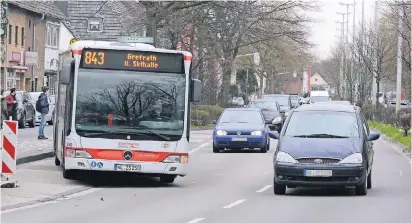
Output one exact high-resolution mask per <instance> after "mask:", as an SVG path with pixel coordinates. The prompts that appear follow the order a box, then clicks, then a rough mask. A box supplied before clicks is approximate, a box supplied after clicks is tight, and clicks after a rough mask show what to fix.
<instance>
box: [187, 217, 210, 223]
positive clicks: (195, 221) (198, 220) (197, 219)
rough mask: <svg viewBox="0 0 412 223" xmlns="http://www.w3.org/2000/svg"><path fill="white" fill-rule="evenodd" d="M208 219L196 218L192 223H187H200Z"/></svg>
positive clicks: (190, 222)
mask: <svg viewBox="0 0 412 223" xmlns="http://www.w3.org/2000/svg"><path fill="white" fill-rule="evenodd" d="M205 219H206V218H195V219H193V220H191V221H189V222H187V223H197V222H200V221H203V220H205Z"/></svg>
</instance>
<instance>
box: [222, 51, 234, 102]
mask: <svg viewBox="0 0 412 223" xmlns="http://www.w3.org/2000/svg"><path fill="white" fill-rule="evenodd" d="M222 68H223V69H222V70H223V72H222V87H221V91H220V97H219V104H220V105H221V106H224V107H226V105H227V104H228V100H229V90H230V77H231V76H232V71H233V60H232V58H231V57H227V58H226V59H225V60H223V64H222Z"/></svg>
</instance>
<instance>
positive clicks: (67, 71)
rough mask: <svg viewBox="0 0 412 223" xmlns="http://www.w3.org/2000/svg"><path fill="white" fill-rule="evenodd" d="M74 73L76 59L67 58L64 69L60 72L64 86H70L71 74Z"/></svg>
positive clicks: (60, 78)
mask: <svg viewBox="0 0 412 223" xmlns="http://www.w3.org/2000/svg"><path fill="white" fill-rule="evenodd" d="M73 71H74V58H67V59H64V61H63V66H62V69H61V70H60V74H59V80H60V83H61V84H63V85H69V84H70V77H71V76H72V75H71V73H72V72H73Z"/></svg>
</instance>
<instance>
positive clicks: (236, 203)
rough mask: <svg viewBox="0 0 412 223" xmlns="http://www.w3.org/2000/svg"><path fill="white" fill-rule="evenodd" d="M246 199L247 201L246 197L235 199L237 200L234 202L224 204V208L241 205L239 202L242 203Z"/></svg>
mask: <svg viewBox="0 0 412 223" xmlns="http://www.w3.org/2000/svg"><path fill="white" fill-rule="evenodd" d="M245 201H246V199H242V200H237V201H235V202H233V203H230V204H228V205H226V206H224V207H223V208H226V209H228V208H233V207H234V206H236V205H239V204H241V203H243V202H245Z"/></svg>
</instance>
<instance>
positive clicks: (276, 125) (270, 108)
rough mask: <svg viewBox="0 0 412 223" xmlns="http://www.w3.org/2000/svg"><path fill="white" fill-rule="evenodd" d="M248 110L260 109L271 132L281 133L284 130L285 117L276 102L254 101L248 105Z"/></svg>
mask: <svg viewBox="0 0 412 223" xmlns="http://www.w3.org/2000/svg"><path fill="white" fill-rule="evenodd" d="M247 107H248V108H259V109H260V110H261V111H262V113H263V116H264V117H265V121H266V122H267V123H269V122H270V124H267V125H268V127H269V129H270V130H277V131H280V130H281V129H282V125H283V122H284V121H285V115H284V114H282V113H280V110H281V109H280V106H279V104H278V103H277V102H276V101H270V100H264V99H263V100H252V101H250V102H249V104H248V105H247Z"/></svg>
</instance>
